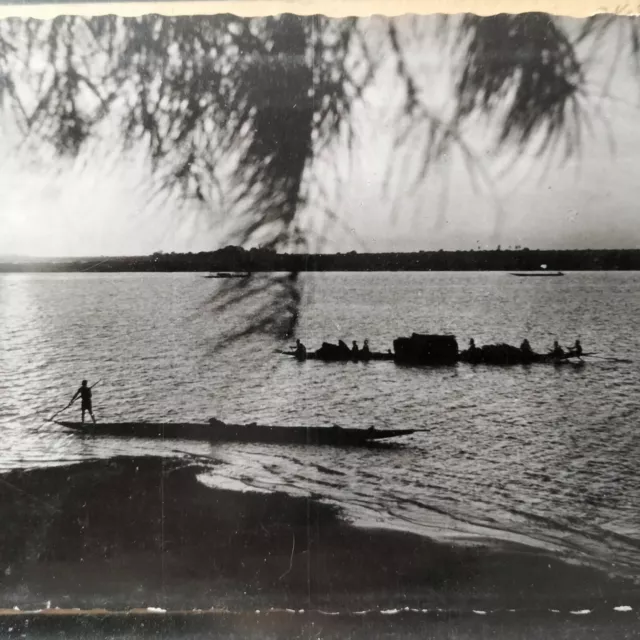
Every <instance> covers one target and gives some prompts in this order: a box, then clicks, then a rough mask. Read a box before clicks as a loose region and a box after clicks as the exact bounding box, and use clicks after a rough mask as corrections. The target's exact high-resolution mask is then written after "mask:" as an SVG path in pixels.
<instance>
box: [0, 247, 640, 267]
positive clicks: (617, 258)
mask: <svg viewBox="0 0 640 640" xmlns="http://www.w3.org/2000/svg"><path fill="white" fill-rule="evenodd" d="M542 265H546V267H547V270H549V271H640V249H579V250H571V249H566V250H545V249H503V250H500V249H496V250H490V251H472V250H470V251H420V252H413V253H356V252H355V251H351V252H349V253H333V254H287V253H276V252H274V251H269V250H264V249H250V250H245V249H242V248H240V247H225V248H224V249H220V250H218V251H211V252H200V253H162V252H157V253H154V254H152V255H149V256H122V257H105V256H102V257H85V258H55V259H54V258H51V259H36V258H33V259H31V258H13V257H11V258H5V259H4V260H3V259H2V258H0V273H73V272H82V271H92V272H99V273H109V272H113V273H126V272H216V271H221V272H252V273H256V272H292V271H295V272H322V271H326V272H331V271H356V272H357V271H363V272H364V271H509V272H511V271H541V270H542Z"/></svg>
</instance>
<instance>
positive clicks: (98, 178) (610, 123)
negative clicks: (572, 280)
mask: <svg viewBox="0 0 640 640" xmlns="http://www.w3.org/2000/svg"><path fill="white" fill-rule="evenodd" d="M613 37H614V33H613V32H612V33H611V35H610V38H609V41H608V42H605V43H603V44H602V46H601V50H600V51H601V53H600V54H599V55H600V56H601V61H600V62H601V63H600V67H599V70H597V71H596V72H595V73H594V74H593V76H592V79H591V85H592V86H593V92H594V96H592V98H591V106H592V107H599V108H600V110H601V113H602V114H603V117H604V120H605V121H606V123H607V127H608V129H609V131H610V135H611V137H612V138H613V139H614V140H615V149H614V150H613V151H612V150H611V149H610V146H609V141H608V138H607V135H606V127H605V125H604V124H603V123H601V122H598V121H597V120H596V122H595V126H594V129H595V133H594V135H589V134H585V140H584V145H583V149H582V154H581V157H580V158H579V159H576V160H573V161H572V162H571V163H569V164H568V165H567V166H564V167H560V166H559V165H557V164H556V165H555V166H554V165H551V166H550V168H548V171H547V173H544V172H543V169H545V168H546V167H543V166H542V165H541V164H540V162H539V161H537V160H533V159H532V158H524V159H523V160H522V161H521V164H520V165H519V167H518V168H516V169H515V170H514V171H513V172H512V173H510V174H508V175H507V176H506V177H502V178H500V177H497V172H498V169H499V168H500V166H503V165H504V163H505V159H504V158H491V157H489V156H488V155H486V154H485V155H483V153H482V149H483V144H484V142H485V141H486V134H487V131H486V125H483V124H482V123H479V124H478V125H477V126H476V127H475V128H469V129H468V130H467V131H465V135H466V137H467V139H468V140H470V141H471V143H472V145H473V146H474V148H475V149H476V150H477V153H478V157H479V162H480V163H481V165H482V167H483V169H484V170H486V171H487V172H490V173H494V174H496V177H495V181H494V190H495V192H494V193H493V194H490V193H489V190H488V189H487V188H485V189H483V190H482V192H478V191H477V190H476V189H475V188H474V186H473V184H472V181H471V179H470V177H469V174H468V172H467V171H466V169H465V168H464V166H463V163H462V162H461V161H460V158H459V157H458V156H457V155H456V154H454V155H452V156H451V157H450V158H447V159H446V161H445V162H443V163H442V166H441V167H439V168H438V170H437V171H436V172H435V173H433V174H431V175H430V176H428V177H427V179H426V180H424V181H422V182H421V183H420V184H419V187H418V188H416V189H410V188H409V187H410V185H409V181H408V180H407V179H406V178H407V175H408V169H407V167H408V168H409V170H410V168H411V163H409V164H408V165H404V164H402V163H401V161H400V159H399V158H398V157H396V156H391V154H390V150H391V141H392V138H393V135H394V130H395V129H394V126H393V125H394V123H393V121H391V122H390V121H389V119H388V117H387V116H388V113H387V111H385V108H384V105H385V103H386V102H387V101H388V99H389V91H390V88H389V85H388V84H386V80H385V76H384V74H383V76H382V77H381V80H380V82H378V84H377V85H376V87H375V88H374V89H373V90H372V91H371V92H370V93H369V98H368V103H367V109H366V111H365V112H361V113H360V114H359V115H358V127H359V129H360V130H361V132H362V133H363V136H362V137H361V138H360V141H359V143H358V145H357V147H356V150H355V151H354V155H353V159H352V160H353V161H352V163H351V167H352V169H351V171H349V172H347V171H346V169H344V170H343V171H342V181H343V189H342V191H341V193H340V196H339V199H338V201H337V203H336V211H337V212H338V213H339V214H340V216H341V217H342V218H343V220H344V226H342V227H340V228H338V227H336V228H334V229H333V231H332V233H331V238H332V240H331V243H330V244H329V245H328V246H327V247H326V249H327V250H338V251H348V250H350V249H361V248H362V246H363V244H364V246H365V247H366V248H367V249H368V250H373V251H394V250H399V251H405V250H409V251H411V250H421V249H424V250H429V249H439V248H444V249H464V248H475V247H477V246H478V245H480V246H483V247H486V246H488V247H495V246H496V245H497V244H501V245H502V246H503V247H507V246H509V245H512V246H515V245H522V246H529V247H531V248H536V247H540V248H589V247H593V248H596V247H598V248H600V247H603V248H607V247H611V248H638V247H640V216H639V215H638V213H637V200H638V197H637V196H638V192H639V190H640V186H639V180H638V177H637V176H638V168H637V167H638V161H639V160H640V126H639V124H638V123H640V118H639V117H638V116H639V115H640V106H639V105H640V99H639V96H640V78H636V77H635V76H634V75H633V73H632V67H631V65H630V64H629V63H628V57H627V58H625V57H624V56H623V58H622V60H621V62H620V63H619V65H618V71H617V73H616V75H615V76H614V78H613V81H612V83H611V87H610V90H609V94H610V96H611V97H609V98H604V99H602V100H599V99H598V97H597V87H598V86H600V85H602V80H603V78H604V77H606V76H608V75H610V67H609V64H610V60H611V55H612V51H614V49H615V46H614V45H615V43H614V41H613ZM437 53H438V48H437V47H436V46H434V45H429V46H426V47H425V49H424V52H423V55H424V58H425V59H426V60H427V64H428V63H429V61H431V63H432V66H433V69H434V74H435V75H434V83H433V87H434V91H433V95H434V105H435V106H436V107H437V108H443V109H446V105H447V101H448V100H449V95H450V94H449V92H448V89H447V83H446V79H443V76H442V73H443V68H444V67H443V65H442V64H439V61H438V58H437ZM438 69H439V70H440V76H441V77H440V79H439V80H438V79H437V78H436V77H437V76H438V72H437V70H438ZM445 70H446V69H445ZM385 118H386V119H385ZM412 144H415V141H412ZM0 150H2V154H1V155H0V158H1V159H0V169H1V171H0V229H1V230H0V255H3V254H5V255H6V254H22V255H25V254H26V255H33V256H64V255H69V256H72V255H122V254H148V253H151V252H153V251H156V250H160V249H162V250H164V251H202V250H210V249H214V248H217V247H218V246H219V245H220V243H221V242H223V241H224V240H225V238H224V237H223V236H222V234H221V231H220V229H219V228H217V227H216V226H215V225H213V226H211V225H208V224H206V223H207V222H210V221H211V218H210V216H208V212H207V211H206V210H205V209H204V208H202V207H201V205H198V204H195V203H194V204H193V205H189V210H188V211H187V212H186V213H187V214H188V215H187V218H185V217H183V216H182V215H178V214H177V207H176V205H175V204H171V203H170V204H168V205H166V206H164V207H155V208H154V207H149V206H148V200H147V193H146V189H145V185H146V184H147V181H148V175H147V173H146V171H145V169H144V162H143V161H142V160H141V159H140V158H136V159H133V160H132V159H130V160H124V159H122V158H119V159H118V158H116V159H115V160H113V158H112V159H110V160H109V161H108V162H107V161H106V160H105V159H104V157H102V155H101V154H100V153H96V152H92V153H91V154H89V157H88V159H85V160H86V165H82V166H81V165H80V164H79V163H76V166H72V165H69V166H67V165H65V164H63V163H59V162H48V163H47V162H38V159H37V158H35V157H34V158H31V159H30V158H27V159H26V160H25V159H24V158H22V159H20V160H18V159H16V158H15V157H14V156H13V155H12V149H11V142H10V141H9V140H7V139H6V138H3V139H0ZM338 156H339V158H338V159H339V162H340V164H341V166H343V167H346V166H347V163H346V160H345V154H344V153H342V152H339V154H338ZM390 166H392V168H393V170H394V178H393V179H392V180H391V188H390V189H387V190H385V188H384V182H385V176H386V175H387V171H388V169H389V167H390ZM323 176H324V179H325V181H326V182H327V183H332V182H333V180H334V177H333V175H332V174H330V173H326V174H323Z"/></svg>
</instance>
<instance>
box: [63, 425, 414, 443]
mask: <svg viewBox="0 0 640 640" xmlns="http://www.w3.org/2000/svg"><path fill="white" fill-rule="evenodd" d="M54 422H55V423H56V424H58V425H60V426H62V427H65V428H67V429H72V430H73V431H76V432H80V433H83V434H85V435H90V436H112V437H119V438H146V439H154V440H169V439H171V440H199V441H202V442H247V443H263V444H306V445H334V446H358V445H360V446H362V445H366V444H369V443H371V442H374V441H376V440H385V439H388V438H397V437H399V436H408V435H411V434H412V433H415V432H416V430H415V429H384V430H377V429H375V428H374V427H371V428H370V429H345V428H342V427H338V426H335V427H273V426H262V425H257V424H248V425H238V424H226V423H224V422H221V421H220V420H216V419H215V418H212V419H211V420H209V422H205V423H187V422H182V423H178V422H166V423H152V422H104V423H100V422H99V423H97V424H95V425H94V424H92V423H82V422H66V421H64V422H63V421H60V420H55V421H54Z"/></svg>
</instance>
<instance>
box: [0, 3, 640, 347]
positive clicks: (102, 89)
mask: <svg viewBox="0 0 640 640" xmlns="http://www.w3.org/2000/svg"><path fill="white" fill-rule="evenodd" d="M425 20H426V18H423V17H420V16H413V17H411V18H410V19H409V18H398V19H395V18H393V19H378V22H377V24H378V27H377V31H376V34H375V36H376V37H375V39H374V38H372V27H371V21H363V20H360V19H356V18H351V19H330V18H326V17H323V16H310V17H301V16H295V15H290V14H283V15H280V16H271V17H265V18H250V19H247V18H239V17H236V16H233V15H228V14H227V15H216V16H197V17H195V16H194V17H165V16H159V15H146V16H142V17H139V18H120V17H117V16H104V17H94V18H85V17H79V16H61V17H58V18H56V19H54V20H51V21H37V20H32V19H29V20H23V19H7V20H3V21H0V108H1V109H2V111H3V114H4V115H5V118H8V119H10V120H11V122H13V123H14V124H15V126H16V128H17V129H18V130H19V131H20V132H21V133H22V134H23V136H24V140H25V142H26V143H28V144H33V145H42V144H43V143H45V144H48V145H49V146H50V147H51V148H52V149H53V152H54V153H55V154H56V155H58V156H61V157H64V156H71V157H73V156H77V155H78V154H79V153H80V151H81V150H82V149H83V148H84V147H85V146H86V144H87V142H88V141H89V140H91V139H93V138H95V137H98V136H99V135H100V133H101V131H102V129H101V127H102V126H103V125H104V124H105V123H111V125H112V126H114V127H115V128H116V129H117V130H118V131H119V132H120V138H121V139H120V141H119V143H120V144H121V145H122V148H123V150H127V149H132V148H133V147H135V146H136V145H144V147H145V149H146V151H147V154H148V157H149V160H150V164H151V167H152V172H153V176H154V184H153V185H152V187H153V188H152V191H153V194H154V197H156V198H161V197H169V196H176V197H179V198H181V199H182V201H189V200H191V199H193V200H194V201H197V202H199V203H200V204H201V205H202V206H203V207H204V208H205V209H206V210H208V211H209V213H210V215H211V216H215V215H218V216H222V217H223V219H224V221H225V222H227V223H230V226H231V227H232V235H231V237H230V241H233V242H235V243H237V244H239V245H243V246H249V245H260V246H262V247H264V248H268V249H272V250H286V251H303V250H305V249H306V248H307V247H308V246H309V242H310V240H311V238H310V236H309V233H310V232H309V230H308V229H305V228H304V226H303V224H302V222H301V216H302V212H303V211H304V209H305V207H306V206H307V204H308V202H309V194H310V193H313V194H315V197H317V194H322V189H320V188H317V185H318V171H319V169H318V167H319V166H320V165H319V164H318V163H319V158H320V157H321V156H322V155H325V156H326V154H327V153H329V154H330V152H331V149H332V146H333V145H336V144H338V143H339V142H341V141H346V145H347V148H351V147H352V145H353V143H354V140H355V138H356V136H357V132H356V130H355V128H354V126H353V113H354V109H355V107H356V106H358V105H362V106H364V107H365V108H366V99H365V96H366V91H367V89H368V88H369V87H371V86H372V85H373V84H374V83H375V81H376V79H377V77H378V74H379V71H380V69H381V68H382V67H383V66H384V64H385V63H386V62H388V60H389V57H390V56H391V59H392V60H393V61H394V65H395V66H394V68H395V77H396V80H397V81H398V82H400V83H401V86H403V88H404V92H403V98H402V104H401V106H400V110H399V113H398V114H397V115H398V118H397V137H396V148H397V149H400V148H401V147H402V146H403V144H404V143H405V142H406V140H407V139H415V140H416V141H419V145H420V148H419V149H417V152H418V153H419V154H420V165H419V166H420V169H419V172H418V175H417V179H420V180H423V179H425V177H427V175H428V171H429V169H430V168H431V167H433V166H435V165H437V164H438V162H439V161H440V160H441V159H442V158H443V156H444V155H445V154H447V153H449V152H450V151H451V150H452V149H453V148H455V149H458V150H460V151H462V154H463V157H464V159H465V162H466V163H467V166H468V168H469V171H470V174H471V175H472V178H473V175H474V173H475V172H476V170H477V173H478V174H479V175H480V176H481V177H482V178H483V179H484V180H488V177H487V176H486V174H485V173H484V172H483V168H482V166H481V165H480V163H479V162H478V161H477V159H476V155H475V153H474V151H473V149H472V148H471V147H470V146H469V144H468V143H467V141H466V140H465V137H464V135H463V130H464V126H465V125H466V124H467V123H468V122H470V121H471V120H472V119H473V118H477V117H479V116H480V117H484V118H485V119H486V120H487V121H488V122H489V123H490V125H491V127H492V128H493V130H494V131H495V133H496V135H495V142H494V151H495V152H498V151H502V150H509V149H510V150H513V151H514V153H515V154H516V156H519V157H521V156H523V155H524V154H525V153H527V152H529V151H531V150H533V151H534V152H535V153H536V154H537V156H538V158H540V159H541V160H542V159H544V157H548V156H549V155H550V154H552V153H554V152H555V150H557V149H558V148H561V149H562V153H563V157H565V158H569V157H573V156H574V155H575V154H576V153H577V152H578V151H579V150H580V148H581V144H582V137H583V130H584V129H585V127H589V126H590V121H589V119H588V113H587V109H586V106H587V103H588V101H589V95H590V93H589V92H586V91H585V86H586V80H585V66H588V65H589V63H590V60H591V58H592V57H593V56H594V55H596V53H595V49H594V47H595V46H596V45H597V44H598V43H599V42H601V41H602V38H603V36H604V34H605V33H606V32H607V31H608V30H609V29H612V28H618V27H621V28H622V29H623V30H624V31H625V33H626V37H627V38H628V41H629V43H630V45H629V47H630V49H629V50H630V51H631V53H632V58H633V60H634V61H635V64H636V65H637V64H638V60H639V59H640V57H639V53H640V34H639V31H638V26H637V25H638V22H637V20H636V19H635V18H629V19H624V18H613V17H611V16H597V17H595V18H593V19H590V20H587V21H585V22H584V25H583V28H582V29H581V32H580V33H579V34H578V36H577V38H572V37H570V35H569V33H568V31H567V29H566V28H565V26H564V25H563V23H562V20H561V19H560V18H557V17H552V16H549V15H546V14H540V13H528V14H516V15H506V14H502V15H496V16H489V17H479V16H475V15H464V16H462V17H443V16H441V17H440V18H439V21H438V22H437V28H438V30H439V32H440V33H442V34H446V35H447V36H448V38H447V39H446V40H447V44H446V48H448V54H447V55H449V56H450V57H451V58H452V59H453V58H457V59H458V60H460V65H459V66H458V67H455V66H452V71H451V73H452V74H453V77H452V81H453V86H454V97H455V104H454V108H453V109H452V110H451V113H438V112H436V111H434V110H433V109H431V108H430V107H429V105H428V100H427V98H428V95H429V80H430V78H429V74H428V71H425V68H424V67H422V66H420V65H415V64H414V65H412V64H411V63H410V61H409V59H408V50H409V49H412V50H413V51H414V52H415V51H417V52H418V58H419V57H420V56H419V52H420V47H421V45H422V44H423V43H424V42H425V39H426V38H431V37H434V36H433V35H430V34H428V33H427V32H426V30H425V29H424V28H422V27H423V25H424V23H425ZM443 42H444V41H443ZM588 43H591V45H592V47H591V49H588V51H587V53H586V54H585V55H584V56H583V58H581V57H580V49H581V47H583V46H585V45H586V44H588ZM443 46H444V45H443ZM315 209H316V210H317V211H326V212H332V209H331V206H330V205H327V204H326V203H325V206H319V207H315ZM334 217H335V216H334ZM327 223H334V224H335V223H336V221H335V220H334V219H332V217H331V215H327ZM251 296H262V298H261V299H263V298H264V300H263V302H261V303H260V305H259V306H258V308H257V311H256V314H255V315H254V317H253V318H252V319H248V321H247V325H246V326H245V327H242V328H240V329H238V330H237V331H235V332H233V333H232V334H230V335H228V336H227V344H229V343H230V342H231V341H232V340H233V339H239V338H242V337H245V336H247V335H249V334H251V333H253V332H269V333H271V334H275V335H276V336H278V337H280V338H288V337H290V336H292V335H293V333H294V331H295V326H296V322H297V319H298V313H299V303H300V299H301V280H300V278H299V277H298V276H297V274H290V275H288V276H279V275H277V276H270V277H266V276H265V278H263V279H260V283H259V284H255V283H253V282H250V281H244V280H240V281H235V282H233V283H223V284H222V285H221V288H220V290H219V292H218V293H217V294H216V296H215V297H214V300H213V303H214V304H215V305H217V306H218V307H227V308H229V307H234V306H239V305H242V304H244V303H245V301H246V300H247V299H248V298H249V297H251ZM264 296H266V298H265V297H264Z"/></svg>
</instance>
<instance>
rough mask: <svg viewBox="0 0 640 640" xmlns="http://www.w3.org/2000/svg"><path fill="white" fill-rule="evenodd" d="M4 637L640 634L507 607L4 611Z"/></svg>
mask: <svg viewBox="0 0 640 640" xmlns="http://www.w3.org/2000/svg"><path fill="white" fill-rule="evenodd" d="M0 637H2V638H47V639H49V638H50V639H51V640H53V639H54V638H55V639H56V640H63V639H65V638H83V639H85V638H105V639H107V638H108V639H109V640H125V639H127V640H129V639H131V638H163V640H187V639H188V640H205V639H207V640H208V639H209V638H219V639H221V640H236V639H238V640H239V639H242V640H275V639H278V640H280V639H283V638H287V639H288V638H292V639H293V638H295V639H296V640H297V639H300V640H303V639H304V640H310V639H312V638H314V639H316V638H321V639H323V640H329V639H334V638H335V639H338V638H339V639H340V640H356V639H357V640H383V639H384V640H391V639H396V638H402V639H403V640H407V639H408V640H425V639H430V640H440V639H442V640H445V639H446V640H534V639H539V640H555V639H556V638H562V639H563V640H596V639H597V640H612V639H614V638H615V639H616V640H618V639H627V640H628V639H631V638H638V637H640V625H638V615H637V614H636V613H634V612H626V613H620V612H601V613H593V614H583V615H577V614H571V613H565V614H562V613H557V614H556V613H553V612H526V613H510V612H504V613H501V614H494V615H489V616H481V615H478V614H474V613H468V614H451V613H433V614H426V615H425V614H420V613H412V612H405V613H402V614H398V615H387V614H384V613H379V614H367V615H357V614H344V615H340V616H329V615H326V614H322V613H319V612H312V613H306V612H305V613H303V614H299V613H296V614H291V613H287V612H260V613H247V614H228V613H215V614H196V615H194V614H152V613H149V614H134V615H131V614H126V615H114V614H99V613H98V614H95V613H94V614H80V615H59V614H58V615H50V616H43V615H22V616H16V615H11V616H3V615H0Z"/></svg>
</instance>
